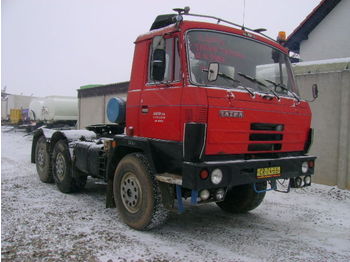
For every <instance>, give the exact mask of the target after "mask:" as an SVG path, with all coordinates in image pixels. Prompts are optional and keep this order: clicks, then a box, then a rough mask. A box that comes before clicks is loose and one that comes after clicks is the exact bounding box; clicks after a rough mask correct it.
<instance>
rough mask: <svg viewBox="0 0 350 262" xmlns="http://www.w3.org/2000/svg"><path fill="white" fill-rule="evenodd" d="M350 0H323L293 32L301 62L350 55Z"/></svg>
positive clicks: (289, 41)
mask: <svg viewBox="0 0 350 262" xmlns="http://www.w3.org/2000/svg"><path fill="white" fill-rule="evenodd" d="M349 14H350V0H322V1H321V2H320V4H319V5H318V6H317V7H316V8H315V9H314V10H313V11H312V12H311V13H310V14H309V15H308V16H307V17H306V18H305V19H304V21H302V22H301V23H300V25H299V26H298V27H297V28H296V29H295V30H294V31H293V32H292V34H290V35H289V37H288V39H287V42H286V46H287V47H288V48H289V49H290V50H291V51H292V52H294V53H298V54H299V55H300V59H301V61H314V60H324V59H333V58H344V57H350V48H349V40H350V15H349Z"/></svg>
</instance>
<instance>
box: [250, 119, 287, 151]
mask: <svg viewBox="0 0 350 262" xmlns="http://www.w3.org/2000/svg"><path fill="white" fill-rule="evenodd" d="M250 129H251V130H252V131H272V133H251V134H250V135H249V141H255V142H258V141H259V142H267V141H271V143H256V144H253V143H252V144H249V145H248V151H278V150H281V149H282V143H273V142H272V141H280V142H282V140H283V134H276V133H275V132H276V131H277V132H282V131H283V130H284V125H283V124H270V123H252V124H251V125H250Z"/></svg>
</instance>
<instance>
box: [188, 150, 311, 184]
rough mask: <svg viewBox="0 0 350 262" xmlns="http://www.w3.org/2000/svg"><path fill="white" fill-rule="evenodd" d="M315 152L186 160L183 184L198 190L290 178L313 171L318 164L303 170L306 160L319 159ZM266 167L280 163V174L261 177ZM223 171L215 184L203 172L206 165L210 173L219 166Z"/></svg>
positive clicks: (276, 165) (277, 165)
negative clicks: (307, 154)
mask: <svg viewBox="0 0 350 262" xmlns="http://www.w3.org/2000/svg"><path fill="white" fill-rule="evenodd" d="M315 159H316V157H315V156H293V157H281V158H276V159H251V160H230V161H207V162H198V163H195V162H183V165H182V187H184V188H188V189H194V190H201V189H211V188H220V187H230V186H236V185H243V184H253V183H257V182H262V181H266V180H271V179H289V178H294V177H298V176H305V175H313V174H314V166H312V167H309V170H308V171H307V172H306V173H302V171H301V165H302V163H303V162H309V161H315ZM266 167H280V169H281V172H280V176H278V177H270V178H257V169H258V168H266ZM216 168H219V169H221V171H222V173H223V179H222V181H221V182H220V183H219V184H217V185H215V184H213V183H212V182H211V180H210V175H209V178H207V179H205V180H202V179H201V178H200V176H199V174H200V171H201V170H203V169H206V170H208V172H209V174H211V172H212V171H213V170H214V169H216Z"/></svg>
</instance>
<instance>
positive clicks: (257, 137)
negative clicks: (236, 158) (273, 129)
mask: <svg viewBox="0 0 350 262" xmlns="http://www.w3.org/2000/svg"><path fill="white" fill-rule="evenodd" d="M282 139H283V135H282V134H250V136H249V140H250V141H281V140H282Z"/></svg>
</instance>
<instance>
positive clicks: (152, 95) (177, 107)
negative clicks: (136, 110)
mask: <svg viewBox="0 0 350 262" xmlns="http://www.w3.org/2000/svg"><path fill="white" fill-rule="evenodd" d="M149 50H150V55H149V63H148V71H149V72H148V81H147V83H146V84H145V86H144V88H143V90H142V92H141V100H140V104H141V108H140V110H141V112H140V117H139V126H140V134H141V136H142V137H148V138H155V139H162V140H172V141H181V140H182V138H181V134H180V112H181V97H182V90H183V81H182V79H181V66H180V55H179V44H178V37H174V35H172V36H169V37H167V38H163V37H161V38H160V37H159V36H157V37H155V38H154V39H153V41H152V42H151V43H150V48H149Z"/></svg>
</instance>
